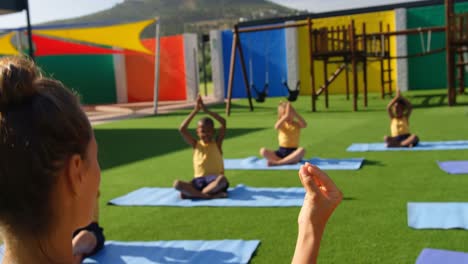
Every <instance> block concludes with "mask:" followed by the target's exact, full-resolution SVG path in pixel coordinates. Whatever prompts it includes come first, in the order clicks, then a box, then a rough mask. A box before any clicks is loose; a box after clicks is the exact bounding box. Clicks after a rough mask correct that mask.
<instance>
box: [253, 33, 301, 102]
mask: <svg viewBox="0 0 468 264" xmlns="http://www.w3.org/2000/svg"><path fill="white" fill-rule="evenodd" d="M264 42H265V44H264V48H263V50H264V51H265V56H263V57H264V66H265V75H264V76H265V79H264V85H263V89H260V88H258V87H257V86H256V85H255V82H254V73H253V67H254V66H253V56H252V55H253V54H252V48H251V47H252V39H249V40H248V41H247V54H248V58H249V88H250V90H251V91H253V93H254V95H255V101H256V102H257V103H263V102H265V100H266V98H267V97H268V90H269V88H270V46H271V43H270V37H269V35H267V36H266V39H265V41H264ZM281 84H282V85H283V86H284V88H286V90H287V91H288V97H287V99H288V101H290V102H294V101H296V100H297V97H298V96H299V86H300V82H299V81H298V82H297V84H296V87H295V89H294V90H293V89H291V88H289V86H288V82H287V81H286V80H284V79H283V80H282V82H281Z"/></svg>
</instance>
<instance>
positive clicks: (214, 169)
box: [174, 96, 229, 199]
mask: <svg viewBox="0 0 468 264" xmlns="http://www.w3.org/2000/svg"><path fill="white" fill-rule="evenodd" d="M200 110H203V111H204V112H205V113H206V114H208V115H209V116H211V117H213V118H214V119H215V120H217V121H218V122H219V123H220V127H219V129H218V133H217V135H216V130H215V127H214V122H213V119H211V118H209V117H204V118H202V119H200V120H199V121H198V123H197V130H196V131H197V136H198V139H196V138H194V137H193V136H192V134H191V133H190V132H189V131H188V126H189V124H190V122H191V121H192V119H193V118H194V117H195V115H196V114H197V113H198V112H199V111H200ZM225 131H226V120H225V119H224V118H222V117H221V116H220V115H218V114H217V113H214V112H211V111H209V110H208V109H207V108H206V106H205V104H204V103H203V100H202V99H201V97H200V96H198V99H197V103H196V105H195V108H194V109H193V111H192V112H191V113H190V114H189V116H188V117H187V118H186V119H185V120H184V121H183V122H182V124H181V126H180V128H179V132H180V133H181V135H182V137H183V138H184V139H185V141H186V142H187V143H188V144H189V145H190V146H192V148H193V169H194V178H193V179H192V181H191V182H184V181H180V180H176V181H175V182H174V188H175V189H177V190H178V191H180V193H181V198H183V199H193V198H197V199H213V198H226V197H227V190H228V187H229V182H228V180H227V179H226V177H225V176H224V161H223V151H222V144H223V140H224V134H225Z"/></svg>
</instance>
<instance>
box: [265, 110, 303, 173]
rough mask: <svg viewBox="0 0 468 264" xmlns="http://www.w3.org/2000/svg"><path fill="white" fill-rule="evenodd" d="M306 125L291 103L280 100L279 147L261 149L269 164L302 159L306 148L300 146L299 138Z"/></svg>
mask: <svg viewBox="0 0 468 264" xmlns="http://www.w3.org/2000/svg"><path fill="white" fill-rule="evenodd" d="M306 126H307V123H306V121H305V120H304V118H302V116H301V115H299V114H298V113H297V112H296V110H295V109H294V108H293V107H292V105H291V103H289V102H287V103H283V102H280V104H279V106H278V121H276V124H275V129H276V130H278V142H279V149H278V150H276V151H273V150H269V149H266V148H261V149H260V155H262V156H263V157H264V158H265V159H266V160H267V162H268V166H277V165H285V164H295V163H298V162H299V161H301V160H302V158H303V157H304V154H305V150H304V148H302V147H299V138H300V132H301V129H302V128H305V127H306Z"/></svg>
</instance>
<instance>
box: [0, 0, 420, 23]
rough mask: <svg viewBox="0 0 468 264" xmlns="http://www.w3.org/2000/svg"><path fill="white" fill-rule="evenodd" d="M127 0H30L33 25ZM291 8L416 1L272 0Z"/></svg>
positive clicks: (22, 17)
mask: <svg viewBox="0 0 468 264" xmlns="http://www.w3.org/2000/svg"><path fill="white" fill-rule="evenodd" d="M123 1H124V0H29V5H30V10H31V12H30V13H31V22H32V24H33V25H34V24H38V23H43V22H47V21H53V20H58V19H65V18H73V17H79V16H83V15H87V14H92V13H95V12H98V11H101V10H105V9H108V8H111V7H113V6H114V5H116V4H119V3H122V2H123ZM270 1H272V2H275V3H279V4H282V5H285V6H288V7H292V8H296V9H300V10H308V11H310V12H325V11H334V10H343V9H349V8H357V7H366V6H372V5H383V4H391V3H397V2H412V1H415V0H270ZM25 25H26V14H25V12H24V11H23V12H19V13H14V14H8V15H0V29H2V28H3V29H5V28H16V27H22V26H25Z"/></svg>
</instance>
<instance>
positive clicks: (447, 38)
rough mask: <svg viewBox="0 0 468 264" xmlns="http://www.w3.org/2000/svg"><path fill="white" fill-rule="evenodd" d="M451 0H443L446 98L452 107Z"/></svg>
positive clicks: (454, 94) (452, 23)
mask: <svg viewBox="0 0 468 264" xmlns="http://www.w3.org/2000/svg"><path fill="white" fill-rule="evenodd" d="M453 13H454V8H453V0H445V23H446V25H445V28H446V29H445V46H446V48H447V55H446V61H447V97H448V105H449V106H453V105H455V104H456V96H457V95H456V92H455V72H454V64H455V58H454V57H455V56H454V55H455V54H454V49H453V44H452V41H453V27H454V26H455V25H454V21H453Z"/></svg>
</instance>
